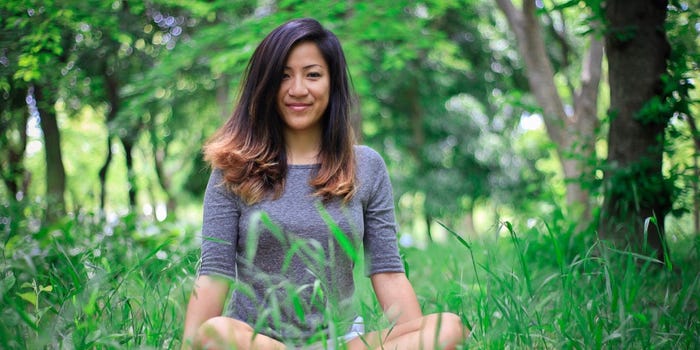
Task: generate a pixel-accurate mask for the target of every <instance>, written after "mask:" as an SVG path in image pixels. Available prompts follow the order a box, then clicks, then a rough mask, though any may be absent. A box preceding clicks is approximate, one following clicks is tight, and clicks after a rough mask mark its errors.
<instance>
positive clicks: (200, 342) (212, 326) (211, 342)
mask: <svg viewBox="0 0 700 350" xmlns="http://www.w3.org/2000/svg"><path fill="white" fill-rule="evenodd" d="M224 327H225V320H224V319H223V317H214V318H210V319H208V320H206V321H205V322H204V323H202V325H201V326H199V328H198V329H197V334H196V335H195V338H194V341H193V348H194V349H219V348H221V347H222V345H223V343H224V334H226V332H225V330H224V329H223V328H224Z"/></svg>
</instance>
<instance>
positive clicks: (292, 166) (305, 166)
mask: <svg viewBox="0 0 700 350" xmlns="http://www.w3.org/2000/svg"><path fill="white" fill-rule="evenodd" d="M319 167H321V163H312V164H287V168H288V169H315V168H319Z"/></svg>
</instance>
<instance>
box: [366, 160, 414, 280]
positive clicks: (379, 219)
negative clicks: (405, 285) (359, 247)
mask: <svg viewBox="0 0 700 350" xmlns="http://www.w3.org/2000/svg"><path fill="white" fill-rule="evenodd" d="M371 153H372V157H370V158H369V159H366V160H365V161H366V162H368V163H370V165H369V167H370V169H369V170H370V171H369V172H368V174H370V176H371V180H372V181H369V183H371V184H372V188H371V191H370V193H369V196H368V200H367V205H366V207H365V210H364V224H365V234H364V238H363V243H364V247H365V248H364V249H365V266H366V271H365V273H366V274H367V275H368V276H371V275H373V274H376V273H381V272H404V267H403V262H402V261H401V257H400V256H399V248H398V242H397V239H396V219H395V216H394V197H393V194H392V188H391V181H390V180H389V172H388V171H387V168H386V164H384V160H383V159H382V158H381V156H380V155H379V154H378V153H376V152H374V151H372V152H371Z"/></svg>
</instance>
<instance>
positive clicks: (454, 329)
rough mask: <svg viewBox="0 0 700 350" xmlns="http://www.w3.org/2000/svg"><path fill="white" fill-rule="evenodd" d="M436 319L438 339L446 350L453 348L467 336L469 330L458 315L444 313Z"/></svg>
mask: <svg viewBox="0 0 700 350" xmlns="http://www.w3.org/2000/svg"><path fill="white" fill-rule="evenodd" d="M436 317H439V321H438V325H439V330H438V339H440V343H441V344H442V345H443V346H444V347H445V348H446V349H452V348H454V347H455V346H457V345H458V344H460V343H462V341H464V340H465V339H466V338H467V337H468V336H469V329H468V328H467V327H465V326H464V323H462V319H461V318H460V317H459V316H458V315H456V314H453V313H450V312H444V313H440V314H437V315H436Z"/></svg>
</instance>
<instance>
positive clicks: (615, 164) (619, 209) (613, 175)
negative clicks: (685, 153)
mask: <svg viewBox="0 0 700 350" xmlns="http://www.w3.org/2000/svg"><path fill="white" fill-rule="evenodd" d="M667 5H668V1H666V0H612V1H608V2H606V8H605V17H606V20H607V23H608V25H609V27H608V29H607V32H606V35H605V41H606V48H607V56H608V65H609V76H610V79H609V80H610V116H611V122H610V131H609V136H608V163H607V169H606V172H605V188H604V191H605V192H604V193H605V202H604V204H603V211H602V213H601V223H600V228H599V232H600V235H601V236H602V237H603V238H607V239H610V240H612V241H614V242H618V243H623V244H627V245H629V246H630V247H631V248H632V249H635V250H637V251H643V252H644V251H646V248H651V249H653V250H655V254H656V257H657V258H658V259H659V260H661V261H664V258H668V257H666V256H665V252H664V247H663V243H664V218H665V216H666V214H667V213H668V212H669V210H670V208H671V204H672V202H671V200H672V198H671V189H670V188H671V187H670V186H671V185H670V184H669V183H668V182H667V180H666V179H664V177H663V174H662V158H663V150H664V128H665V127H666V125H667V123H668V120H669V117H670V116H669V115H667V114H668V113H666V112H662V111H660V110H655V111H654V110H652V109H653V105H649V104H648V103H649V102H650V101H651V100H652V99H653V98H654V97H657V96H658V97H661V94H662V93H663V84H662V81H661V76H662V75H663V74H664V73H665V72H666V69H667V67H666V60H667V58H668V55H669V52H670V47H669V44H668V41H667V39H666V32H665V29H664V22H665V18H666V6H667ZM650 110H651V111H650ZM650 217H654V218H656V224H651V225H648V230H645V220H647V219H648V218H650Z"/></svg>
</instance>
